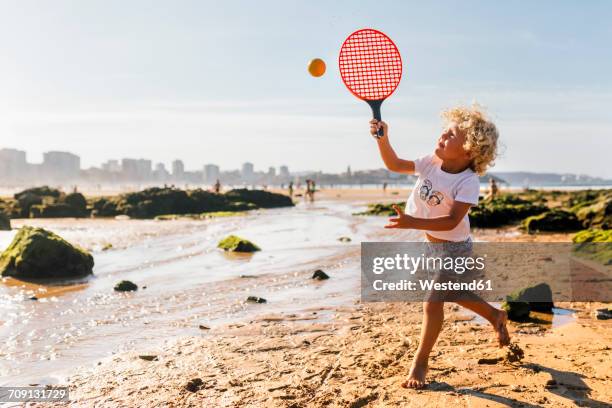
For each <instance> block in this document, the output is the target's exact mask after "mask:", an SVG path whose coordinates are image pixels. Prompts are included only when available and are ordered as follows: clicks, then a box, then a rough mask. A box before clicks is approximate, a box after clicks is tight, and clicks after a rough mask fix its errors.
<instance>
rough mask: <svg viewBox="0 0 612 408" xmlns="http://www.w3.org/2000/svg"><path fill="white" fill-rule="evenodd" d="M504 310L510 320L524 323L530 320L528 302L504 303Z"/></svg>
mask: <svg viewBox="0 0 612 408" xmlns="http://www.w3.org/2000/svg"><path fill="white" fill-rule="evenodd" d="M502 309H504V310H505V311H506V313H508V319H510V320H512V321H514V322H524V321H525V320H527V319H529V311H530V309H529V303H527V302H509V301H506V302H504V303H502Z"/></svg>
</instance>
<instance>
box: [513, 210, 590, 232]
mask: <svg viewBox="0 0 612 408" xmlns="http://www.w3.org/2000/svg"><path fill="white" fill-rule="evenodd" d="M521 228H523V229H524V230H525V231H527V232H528V233H530V234H531V233H534V232H537V231H550V232H554V231H559V232H561V231H577V230H580V229H582V223H581V222H580V221H579V220H578V218H576V216H575V215H574V214H573V213H571V212H569V211H564V210H557V209H555V210H550V211H546V212H545V213H542V214H539V215H534V216H531V217H527V218H526V219H525V220H523V222H522V224H521Z"/></svg>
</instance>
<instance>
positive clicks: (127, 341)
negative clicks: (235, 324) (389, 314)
mask: <svg viewBox="0 0 612 408" xmlns="http://www.w3.org/2000/svg"><path fill="white" fill-rule="evenodd" d="M360 209H362V206H357V205H355V204H350V203H342V202H320V203H315V204H311V203H300V204H299V205H298V206H297V207H296V208H285V209H273V210H262V211H256V212H253V213H251V214H249V215H246V216H238V217H230V218H219V219H212V220H204V221H195V220H174V221H152V220H122V221H119V220H89V219H87V220H74V219H58V220H14V222H13V227H14V228H18V227H20V226H21V225H24V224H28V225H35V226H42V227H45V228H48V229H50V230H52V231H54V232H56V233H58V234H59V235H61V236H63V237H64V238H66V239H67V240H68V241H70V242H73V243H76V244H79V245H81V246H83V247H85V248H88V249H90V250H92V251H93V255H94V258H95V267H94V276H93V277H91V278H89V279H87V280H85V281H84V282H83V283H81V284H78V285H70V286H41V285H35V284H26V283H23V282H20V281H16V280H13V279H4V280H3V281H4V284H2V285H0V308H2V310H3V314H2V318H0V338H2V339H3V340H4V341H3V345H4V347H3V348H2V350H0V385H27V384H29V383H38V384H46V383H57V382H61V381H62V379H63V378H64V376H65V375H67V374H68V373H69V372H70V371H72V370H74V369H75V368H76V367H78V366H82V365H91V364H93V363H94V362H95V361H97V360H99V359H101V358H103V357H107V356H109V355H110V354H112V353H117V352H122V351H127V350H139V349H143V350H144V349H146V348H147V347H152V346H154V345H156V344H158V343H160V342H163V341H164V340H168V339H171V338H173V337H176V336H182V335H202V334H204V333H203V331H202V330H200V329H199V328H198V326H199V325H200V324H205V325H207V326H211V327H213V328H214V327H215V326H216V325H220V324H224V323H228V322H231V321H236V320H248V319H249V318H252V317H254V316H256V315H258V314H263V313H273V312H286V313H290V312H298V311H300V310H305V309H307V308H311V307H313V306H316V307H326V306H337V305H348V304H352V303H353V302H354V301H355V300H356V299H358V297H359V284H360V280H359V275H360V272H359V254H360V252H359V250H360V242H361V241H368V240H369V241H372V240H377V241H383V240H390V241H394V240H411V239H415V238H416V237H417V236H418V234H417V233H415V232H414V231H389V230H383V228H382V226H383V225H384V223H385V221H386V219H385V218H379V217H353V216H351V213H352V212H355V211H358V210H360ZM14 234H15V231H10V232H2V233H0V247H1V248H4V247H6V246H7V245H8V244H9V243H10V241H11V239H12V237H13V236H14ZM228 234H237V235H240V236H243V237H245V238H248V239H252V240H253V241H254V242H256V243H257V244H258V245H259V246H260V247H261V248H262V251H261V252H258V253H255V254H254V255H253V256H229V255H226V254H225V253H223V252H221V251H219V250H218V249H217V248H216V243H217V242H218V241H219V239H221V238H222V237H224V236H226V235H228ZM341 236H349V237H351V239H352V242H350V243H342V242H339V241H338V240H337V239H338V238H339V237H341ZM109 243H110V244H112V246H113V247H112V249H111V250H107V251H103V250H102V248H104V246H105V245H107V244H109ZM315 269H324V270H325V271H326V272H328V273H329V274H330V275H331V276H332V279H330V280H328V281H323V282H315V281H312V279H310V276H311V274H312V272H313V271H314V270H315ZM123 279H127V280H131V281H133V282H135V283H136V284H138V285H139V287H140V289H139V290H138V291H137V292H133V293H117V292H114V291H113V286H114V285H115V284H116V283H117V282H118V281H120V280H123ZM144 286H146V289H145V288H144ZM249 295H255V296H261V297H264V298H266V299H267V300H268V303H266V304H250V303H245V301H244V300H245V299H246V297H247V296H249ZM32 296H35V297H36V298H38V300H30V297H32Z"/></svg>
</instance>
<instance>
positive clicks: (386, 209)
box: [353, 201, 406, 217]
mask: <svg viewBox="0 0 612 408" xmlns="http://www.w3.org/2000/svg"><path fill="white" fill-rule="evenodd" d="M394 205H397V206H398V207H400V208H401V209H402V210H404V207H405V205H406V202H404V201H402V202H397V203H389V204H385V203H374V204H368V208H367V209H366V210H365V211H362V212H358V213H354V214H353V215H382V216H388V217H390V216H392V215H395V214H396V212H395V210H394V209H393V206H394Z"/></svg>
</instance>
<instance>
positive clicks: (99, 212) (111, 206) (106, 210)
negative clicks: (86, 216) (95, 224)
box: [88, 197, 119, 217]
mask: <svg viewBox="0 0 612 408" xmlns="http://www.w3.org/2000/svg"><path fill="white" fill-rule="evenodd" d="M88 207H89V208H90V209H91V216H92V217H114V216H116V215H119V211H117V200H116V199H111V198H107V197H97V198H95V199H91V200H90V202H89V204H88Z"/></svg>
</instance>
